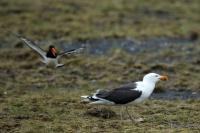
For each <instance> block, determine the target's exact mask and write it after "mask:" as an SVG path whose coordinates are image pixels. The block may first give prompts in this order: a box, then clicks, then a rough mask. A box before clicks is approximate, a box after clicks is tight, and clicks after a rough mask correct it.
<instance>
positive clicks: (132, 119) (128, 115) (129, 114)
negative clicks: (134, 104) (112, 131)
mask: <svg viewBox="0 0 200 133" xmlns="http://www.w3.org/2000/svg"><path fill="white" fill-rule="evenodd" d="M126 112H127V114H128V116H129V118H130V119H131V121H132V122H134V120H133V118H132V117H131V115H130V114H129V112H128V107H127V106H126Z"/></svg>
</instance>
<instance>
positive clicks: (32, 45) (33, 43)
mask: <svg viewBox="0 0 200 133" xmlns="http://www.w3.org/2000/svg"><path fill="white" fill-rule="evenodd" d="M14 35H15V36H17V37H18V38H19V39H20V40H22V41H23V42H24V43H25V44H26V45H27V46H28V47H30V48H31V49H33V50H34V51H36V52H37V53H38V54H39V55H40V56H42V58H44V59H45V58H46V52H45V51H44V50H42V49H41V48H40V47H39V46H37V45H36V44H35V42H33V41H32V40H30V39H28V38H25V37H23V36H21V35H18V34H14Z"/></svg>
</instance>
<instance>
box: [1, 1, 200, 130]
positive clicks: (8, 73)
mask: <svg viewBox="0 0 200 133" xmlns="http://www.w3.org/2000/svg"><path fill="white" fill-rule="evenodd" d="M199 4H200V2H199V0H194V1H192V2H190V1H187V0H184V1H155V0H150V1H145V0H140V1H139V0H138V1H129V0H124V1H122V0H116V1H108V0H102V1H101V2H100V1H98V0H93V1H89V0H86V1H82V0H73V1H64V0H63V1H50V0H45V1H42V2H41V1H40V0H35V1H34V2H33V1H26V0H18V1H15V0H10V1H7V0H1V1H0V15H1V16H0V31H1V32H0V44H7V45H9V46H12V45H10V44H16V43H18V42H17V41H16V40H14V38H13V37H12V36H11V35H10V33H11V32H20V33H23V34H24V35H26V36H29V37H31V38H33V39H35V40H43V39H44V40H87V39H93V38H103V37H137V38H149V37H156V36H157V37H158V36H171V37H182V36H188V35H189V34H190V32H195V33H197V34H199V31H200V29H199V21H200V20H199V12H200V11H199V10H200V9H199V6H198V5H199ZM199 53H200V46H199V42H197V43H195V44H194V45H191V46H183V50H177V49H174V50H173V49H170V48H169V49H165V50H163V51H162V52H155V53H150V54H149V53H138V54H135V55H130V54H128V53H125V52H124V51H120V50H113V51H111V52H110V53H109V54H108V55H105V56H91V55H87V54H83V55H81V56H76V57H69V58H64V59H63V60H62V62H63V63H65V64H66V65H65V67H63V68H60V69H57V70H55V69H50V68H46V67H45V66H43V64H42V63H41V62H40V61H39V60H38V58H37V57H38V56H37V54H35V53H33V52H31V50H30V49H28V48H16V49H14V48H1V49H0V57H1V58H0V132H2V133H3V132H20V133H23V132H29V133H34V132H35V133H38V132H47V133H51V132H52V133H54V132H55V133H61V132H72V133H74V132H80V133H82V132H98V133H99V132H127V133H129V132H130V133H132V132H199V130H200V126H199V125H200V113H199V112H200V109H199V106H200V101H199V100H186V101H181V100H174V101H163V100H150V101H146V102H144V103H143V104H141V105H135V106H134V107H132V108H130V111H131V112H132V114H133V115H134V116H135V117H137V118H139V117H142V118H144V121H143V122H134V123H131V122H130V120H129V119H128V116H127V115H125V116H124V117H125V118H124V120H123V121H120V116H119V113H118V112H119V110H120V108H119V107H112V110H114V111H115V112H116V113H117V115H114V116H113V117H111V118H107V119H105V118H102V117H95V116H91V115H89V114H88V113H87V112H88V111H90V110H91V109H94V107H92V106H89V105H85V104H83V103H81V102H80V96H81V95H85V94H90V93H91V92H93V91H94V90H96V89H98V88H105V87H106V88H112V87H115V86H117V85H119V84H123V83H127V82H129V81H135V80H140V79H141V78H142V76H143V75H144V74H146V73H148V72H152V71H155V72H158V73H161V74H167V75H169V77H170V80H169V81H168V82H162V83H159V85H158V88H160V89H163V90H165V89H187V90H194V91H198V89H199V88H200V85H199V80H200V75H199V71H200V68H199V63H200V60H199V57H198V56H199ZM152 60H153V62H152ZM188 79H190V80H188ZM100 108H102V109H104V107H100Z"/></svg>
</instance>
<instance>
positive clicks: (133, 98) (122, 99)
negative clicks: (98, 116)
mask: <svg viewBox="0 0 200 133" xmlns="http://www.w3.org/2000/svg"><path fill="white" fill-rule="evenodd" d="M160 80H168V77H167V76H162V75H159V74H156V73H149V74H146V75H145V76H144V77H143V80H142V81H138V82H133V83H129V84H126V85H123V86H120V87H117V88H114V89H112V90H97V91H96V93H94V94H93V95H90V96H81V97H82V98H83V101H87V102H90V104H93V105H97V104H98V105H99V104H101V105H124V106H125V107H126V111H127V114H128V116H129V118H130V119H131V120H132V121H133V118H132V117H131V116H130V114H129V112H128V108H127V106H128V105H130V104H133V103H140V102H142V101H144V100H146V99H147V98H149V97H150V95H151V94H152V92H153V90H154V88H155V85H156V83H157V82H158V81H160ZM122 107H123V106H122ZM121 115H122V114H121ZM121 118H122V116H121Z"/></svg>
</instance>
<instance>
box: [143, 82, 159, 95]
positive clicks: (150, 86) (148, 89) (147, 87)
mask: <svg viewBox="0 0 200 133" xmlns="http://www.w3.org/2000/svg"><path fill="white" fill-rule="evenodd" d="M142 83H143V87H144V88H143V90H142V91H143V93H144V94H145V95H146V96H147V97H149V96H150V95H151V93H152V92H153V90H154V88H155V85H156V83H155V82H152V81H151V80H143V81H142Z"/></svg>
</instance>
